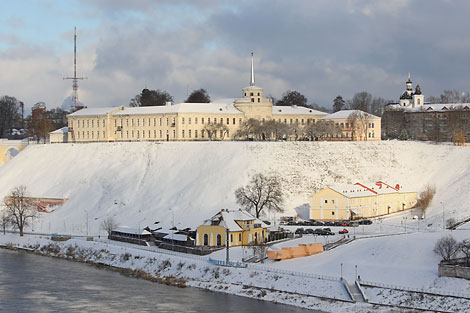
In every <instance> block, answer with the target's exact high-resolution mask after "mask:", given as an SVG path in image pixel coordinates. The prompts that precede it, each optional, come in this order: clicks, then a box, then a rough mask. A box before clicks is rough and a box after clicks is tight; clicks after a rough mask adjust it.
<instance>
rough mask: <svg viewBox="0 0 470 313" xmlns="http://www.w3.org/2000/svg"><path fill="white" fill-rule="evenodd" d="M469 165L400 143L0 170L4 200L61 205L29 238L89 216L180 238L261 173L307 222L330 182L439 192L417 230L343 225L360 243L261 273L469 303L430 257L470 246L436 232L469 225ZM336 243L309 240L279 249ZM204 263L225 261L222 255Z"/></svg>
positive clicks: (104, 152)
mask: <svg viewBox="0 0 470 313" xmlns="http://www.w3.org/2000/svg"><path fill="white" fill-rule="evenodd" d="M469 161H470V148H469V147H454V146H452V145H435V144H428V143H420V142H399V141H382V142H356V143H351V142H316V143H312V142H268V143H260V142H204V143H195V142H188V143H177V142H173V143H158V144H157V143H106V144H63V145H47V146H46V145H35V146H30V147H28V148H27V149H26V150H24V151H23V152H22V153H20V154H19V155H18V156H17V157H16V158H14V159H13V160H11V161H10V162H8V163H7V164H5V165H4V166H2V167H1V168H0V197H3V196H5V195H7V194H8V192H9V191H10V190H11V189H12V188H13V187H15V186H17V185H20V184H23V185H26V186H27V188H28V190H29V191H30V193H31V195H32V196H37V197H59V198H63V197H66V198H68V201H67V202H66V203H65V204H64V205H63V206H61V207H59V208H57V210H56V211H55V212H53V213H49V214H41V215H42V216H41V218H40V219H38V220H35V221H34V225H32V227H30V228H28V230H31V228H34V231H35V232H60V233H73V234H85V233H86V219H87V216H88V225H89V230H88V231H89V233H92V234H98V233H99V232H100V229H99V228H100V224H101V222H102V221H103V220H104V219H105V218H106V217H109V216H113V217H115V219H116V220H117V221H118V222H119V223H120V224H125V225H127V226H130V227H139V228H142V227H144V226H151V227H152V225H154V224H153V223H154V222H155V221H161V223H162V224H163V225H164V226H166V227H168V226H171V225H172V224H173V217H174V223H175V225H177V226H178V227H180V228H183V227H187V226H189V227H196V226H197V225H199V224H200V223H202V222H203V220H204V219H206V218H209V217H210V216H212V215H213V214H214V213H215V212H216V211H217V210H220V209H222V208H229V209H234V208H237V207H238V206H237V204H236V203H235V198H234V191H235V189H236V188H238V187H239V186H242V185H245V184H246V183H248V182H249V180H250V177H251V176H252V175H253V174H254V173H258V172H261V173H265V174H270V173H276V174H278V175H279V176H280V177H281V179H282V184H283V189H284V191H285V193H286V213H285V214H286V215H295V214H297V213H298V214H300V215H301V216H303V217H304V218H308V216H306V214H307V211H308V210H306V209H305V206H303V207H302V205H304V204H306V203H308V202H309V195H310V194H312V193H313V192H315V191H317V190H319V189H321V188H323V187H325V186H327V185H329V184H335V183H354V182H357V181H360V182H374V181H377V180H383V181H386V182H389V183H390V184H397V183H398V184H400V185H403V186H404V187H405V188H407V189H412V190H416V191H420V190H422V189H423V187H424V186H425V185H426V184H432V185H435V186H436V189H437V193H436V195H435V197H434V200H433V202H432V203H431V206H430V207H429V209H428V210H427V213H426V216H425V219H423V220H413V219H412V217H413V216H414V215H415V214H416V213H415V212H412V211H407V212H400V213H397V214H393V215H391V216H389V217H385V218H381V219H376V220H374V224H373V225H365V226H359V227H356V228H352V227H349V228H348V229H349V232H350V233H349V235H350V236H353V235H354V234H355V235H356V236H357V237H358V239H357V240H355V241H353V242H352V243H349V244H347V245H344V246H340V247H337V248H335V249H333V250H331V251H327V252H324V253H322V254H318V255H314V256H309V257H304V258H299V259H295V260H287V261H282V262H270V261H267V262H266V263H265V264H263V265H262V266H265V267H269V268H274V269H279V270H295V271H299V272H305V273H312V274H319V275H329V276H336V277H339V276H341V269H342V275H343V277H345V278H346V279H347V280H348V281H350V282H353V281H354V279H355V276H356V266H357V274H358V275H360V276H361V279H362V280H364V281H371V282H377V283H384V284H392V285H398V286H405V287H414V288H428V289H429V290H436V292H438V291H440V290H442V289H444V290H448V291H455V292H461V293H466V294H470V283H469V282H468V281H465V280H460V279H452V278H439V277H438V275H437V264H438V263H439V261H440V260H439V258H438V257H437V256H436V255H435V254H434V253H433V252H432V248H433V246H434V244H435V242H436V240H437V239H439V238H440V237H442V236H443V235H446V234H449V233H451V234H452V235H453V236H454V237H456V239H458V240H462V239H464V238H470V226H468V225H464V226H463V227H461V228H459V229H458V230H456V231H453V232H451V231H444V230H442V228H443V227H442V225H443V220H445V219H448V218H450V217H454V218H456V219H457V220H459V219H461V218H463V217H466V216H469V215H470V193H469V192H468V190H470V166H469V164H470V162H469ZM266 218H268V219H270V218H272V216H267V217H266ZM291 228H292V229H295V228H296V227H291ZM331 228H332V230H333V231H335V232H337V231H338V230H339V229H340V228H338V227H336V228H335V227H331ZM101 234H103V233H102V232H101ZM378 235H379V236H380V237H377V236H378ZM339 238H340V236H334V237H329V238H324V237H321V236H320V237H314V236H312V235H307V236H304V237H303V238H302V239H297V240H295V241H289V242H285V243H282V244H279V246H282V245H297V244H298V243H302V242H322V243H326V240H328V242H331V241H334V240H337V239H339ZM230 253H231V259H232V260H237V259H241V258H242V256H243V253H249V252H246V251H245V252H244V251H243V249H241V248H232V249H231V252H230ZM211 257H212V258H214V259H220V260H223V259H225V252H224V251H219V252H217V253H214V254H213V255H211ZM244 275H246V274H244ZM250 281H253V282H254V281H255V280H253V279H251V280H250ZM207 288H211V287H207ZM214 288H215V287H214ZM227 292H230V291H227Z"/></svg>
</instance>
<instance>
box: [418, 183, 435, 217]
mask: <svg viewBox="0 0 470 313" xmlns="http://www.w3.org/2000/svg"><path fill="white" fill-rule="evenodd" d="M435 194H436V187H435V186H432V185H426V186H425V187H424V190H423V191H421V192H420V193H419V197H418V203H417V207H418V208H419V209H420V210H421V211H422V213H424V212H425V211H426V209H427V208H428V206H429V205H430V204H431V201H432V198H434V195H435Z"/></svg>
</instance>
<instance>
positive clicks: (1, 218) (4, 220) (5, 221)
mask: <svg viewBox="0 0 470 313" xmlns="http://www.w3.org/2000/svg"><path fill="white" fill-rule="evenodd" d="M10 222H11V220H10V216H9V215H8V213H7V211H6V210H2V214H1V215H0V223H1V224H2V229H3V234H4V235H5V234H6V230H7V227H8V225H9V224H10Z"/></svg>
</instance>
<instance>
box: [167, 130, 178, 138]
mask: <svg viewBox="0 0 470 313" xmlns="http://www.w3.org/2000/svg"><path fill="white" fill-rule="evenodd" d="M166 134H167V135H168V131H166ZM173 138H176V130H174V129H173Z"/></svg>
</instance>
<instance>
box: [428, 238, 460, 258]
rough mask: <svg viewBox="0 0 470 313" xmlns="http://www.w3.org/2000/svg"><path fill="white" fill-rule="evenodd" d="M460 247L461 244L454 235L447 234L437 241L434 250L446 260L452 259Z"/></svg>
mask: <svg viewBox="0 0 470 313" xmlns="http://www.w3.org/2000/svg"><path fill="white" fill-rule="evenodd" d="M459 247H460V245H459V244H458V243H457V241H456V240H455V239H454V237H452V236H450V235H447V236H444V237H442V238H441V239H439V240H438V241H437V242H436V244H435V245H434V250H433V251H434V253H436V254H437V255H439V256H440V257H441V258H442V259H443V260H444V261H450V260H452V259H453V258H454V257H455V256H456V255H457V253H458V251H459Z"/></svg>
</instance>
